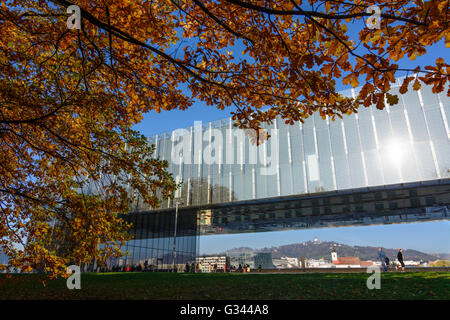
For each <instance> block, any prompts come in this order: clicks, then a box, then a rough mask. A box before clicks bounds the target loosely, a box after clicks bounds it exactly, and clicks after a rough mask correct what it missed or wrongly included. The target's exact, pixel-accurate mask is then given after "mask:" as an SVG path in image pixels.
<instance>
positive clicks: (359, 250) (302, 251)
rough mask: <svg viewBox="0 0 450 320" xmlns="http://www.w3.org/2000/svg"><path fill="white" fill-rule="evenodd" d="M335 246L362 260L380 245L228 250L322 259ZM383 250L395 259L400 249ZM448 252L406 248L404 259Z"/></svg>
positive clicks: (327, 244) (340, 254)
mask: <svg viewBox="0 0 450 320" xmlns="http://www.w3.org/2000/svg"><path fill="white" fill-rule="evenodd" d="M332 246H333V247H335V249H336V252H337V255H338V257H349V256H352V257H359V258H360V259H362V260H376V259H377V255H378V247H369V246H350V245H346V244H342V243H337V242H327V241H324V242H322V241H307V242H302V243H294V244H289V245H284V246H279V247H271V248H264V249H260V250H254V249H251V248H248V247H240V248H234V249H231V250H227V251H226V252H225V253H228V252H236V251H238V252H245V251H256V252H272V257H273V258H281V257H283V256H288V257H294V258H301V257H305V258H307V259H321V258H325V259H326V260H331V254H330V248H331V247H332ZM383 251H384V252H385V253H386V255H387V256H388V257H389V258H390V259H391V260H395V259H396V258H397V251H398V249H387V248H383ZM446 256H447V254H439V255H437V254H428V253H423V252H420V251H417V250H413V249H404V250H403V257H404V260H416V261H435V260H437V259H443V257H446Z"/></svg>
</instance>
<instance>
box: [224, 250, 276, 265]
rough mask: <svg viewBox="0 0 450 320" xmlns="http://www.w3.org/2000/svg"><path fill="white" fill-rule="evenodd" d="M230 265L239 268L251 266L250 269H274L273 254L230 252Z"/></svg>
mask: <svg viewBox="0 0 450 320" xmlns="http://www.w3.org/2000/svg"><path fill="white" fill-rule="evenodd" d="M228 255H229V257H230V265H232V266H233V267H235V268H238V267H239V265H241V266H242V265H246V264H247V265H249V266H250V268H258V267H259V266H261V268H262V269H273V268H274V265H273V263H272V260H273V259H272V252H253V251H246V252H228Z"/></svg>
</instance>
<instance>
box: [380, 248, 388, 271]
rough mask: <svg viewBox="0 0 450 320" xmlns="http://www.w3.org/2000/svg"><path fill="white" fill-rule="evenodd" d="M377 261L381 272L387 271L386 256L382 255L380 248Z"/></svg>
mask: <svg viewBox="0 0 450 320" xmlns="http://www.w3.org/2000/svg"><path fill="white" fill-rule="evenodd" d="M378 259H379V260H380V261H381V266H382V267H383V271H387V268H386V254H385V253H384V251H383V249H382V248H381V247H380V248H378Z"/></svg>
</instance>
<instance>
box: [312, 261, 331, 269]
mask: <svg viewBox="0 0 450 320" xmlns="http://www.w3.org/2000/svg"><path fill="white" fill-rule="evenodd" d="M332 266H333V264H332V263H331V261H329V260H325V259H307V260H306V267H307V268H331V267H332Z"/></svg>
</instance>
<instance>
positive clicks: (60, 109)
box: [0, 0, 450, 275]
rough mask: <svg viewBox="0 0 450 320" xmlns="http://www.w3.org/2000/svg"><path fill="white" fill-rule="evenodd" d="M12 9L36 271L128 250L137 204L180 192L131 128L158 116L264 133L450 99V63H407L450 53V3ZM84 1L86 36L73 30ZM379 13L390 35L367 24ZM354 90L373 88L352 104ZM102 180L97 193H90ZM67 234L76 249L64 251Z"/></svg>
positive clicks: (7, 149) (12, 77)
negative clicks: (218, 121)
mask: <svg viewBox="0 0 450 320" xmlns="http://www.w3.org/2000/svg"><path fill="white" fill-rule="evenodd" d="M0 4H1V5H0V35H1V36H0V220H1V225H0V244H1V247H2V248H3V249H4V251H5V252H6V253H7V254H8V255H9V256H10V257H11V258H12V259H11V261H12V262H11V263H12V265H14V266H16V267H20V268H22V270H30V269H32V268H44V269H46V270H47V271H49V272H51V273H52V274H54V275H57V274H63V273H64V272H65V269H64V268H65V266H66V265H67V263H70V262H78V261H82V262H87V261H91V260H92V258H94V257H95V258H97V259H99V260H103V261H104V259H106V257H108V256H111V255H113V254H119V253H118V251H117V249H118V248H117V246H114V245H113V243H115V242H113V241H119V242H120V241H125V240H126V239H127V235H126V232H125V230H126V227H127V226H126V224H125V223H124V222H123V221H121V220H120V219H118V218H117V215H118V213H123V212H127V211H129V205H130V203H132V202H133V198H134V197H136V196H137V195H139V196H140V197H142V198H143V199H144V200H145V201H146V202H147V204H148V205H151V206H157V205H158V202H159V200H158V197H157V194H158V192H160V193H161V195H162V196H165V197H169V196H170V195H171V193H172V192H173V191H174V189H175V187H176V185H175V183H174V181H173V179H172V176H171V175H170V174H169V173H167V171H166V169H167V163H166V162H164V161H160V160H158V159H154V158H152V157H151V154H152V152H153V151H154V150H153V148H152V147H151V146H148V145H147V143H146V141H145V138H144V137H142V136H141V135H139V134H138V133H137V132H134V131H133V130H131V128H132V126H133V125H135V124H136V123H138V122H139V121H140V120H142V118H143V114H145V113H147V112H150V111H156V112H161V111H165V110H171V109H181V110H185V109H189V107H190V106H192V105H193V104H194V103H195V102H196V101H203V102H205V103H206V104H208V105H212V106H215V107H217V108H219V109H223V110H225V109H230V112H231V113H232V114H233V118H234V120H235V124H236V126H239V127H241V128H252V129H258V128H260V127H261V125H262V124H263V123H265V122H270V121H272V120H273V119H275V117H277V116H281V117H282V118H284V119H285V121H286V123H290V124H293V123H294V122H295V121H303V120H304V119H305V118H307V117H308V116H310V115H311V114H312V113H313V112H320V114H321V115H322V116H323V117H326V116H328V117H330V118H331V119H335V117H342V116H343V115H346V114H351V113H353V112H357V109H358V107H362V106H365V107H368V106H375V107H376V108H378V109H383V108H384V107H385V103H388V104H390V105H395V104H396V103H397V102H398V97H397V96H396V95H393V94H391V93H389V90H390V89H391V86H392V84H393V83H394V82H395V81H396V78H397V77H399V76H405V78H404V80H403V83H402V85H401V87H400V94H404V93H405V92H407V90H411V89H413V90H419V89H420V87H421V86H422V85H429V86H431V87H432V90H433V92H434V93H439V92H443V91H444V90H446V84H447V82H448V80H449V73H450V66H449V65H448V64H447V63H446V62H445V60H444V58H443V57H440V58H438V59H436V60H435V61H429V64H428V65H426V66H423V65H422V66H420V65H419V66H417V67H414V68H410V69H409V68H403V67H400V64H401V61H402V60H403V59H409V60H414V59H415V58H416V57H417V56H420V55H424V54H425V53H426V52H427V49H428V48H429V47H430V46H432V45H435V44H438V45H441V46H442V47H443V48H444V46H445V48H448V47H450V29H449V26H448V23H449V17H450V11H449V2H448V1H421V0H415V1H403V0H399V1H394V2H392V1H382V0H373V1H360V0H348V1H324V2H315V1H302V0H279V1H273V0H258V1H256V0H251V1H249V0H245V1H240V0H223V1H222V0H216V1H211V0H207V1H200V0H189V1H184V0H154V1H146V0H79V1H75V0H71V1H66V0H40V1H35V0H20V1H17V0H1V1H0ZM71 5H77V6H79V8H80V13H81V26H80V28H79V29H76V28H75V29H69V28H68V24H67V20H68V19H69V18H70V17H71V13H67V8H68V7H70V6H71ZM371 6H377V7H378V8H379V11H380V16H379V22H380V25H379V28H378V27H375V28H374V27H373V26H365V25H364V24H365V22H366V21H367V19H369V18H370V17H373V12H374V11H371V10H368V8H369V7H371ZM356 29H358V31H359V32H356V31H355V30H356ZM444 55H445V54H444V53H443V56H444ZM360 82H361V83H360ZM339 83H342V84H344V85H351V86H353V87H356V86H361V90H359V92H358V95H357V97H355V98H349V97H344V96H342V95H341V94H339V93H338V92H337V90H336V88H337V86H338V84H339ZM411 84H412V86H411ZM446 94H447V95H450V89H447V93H446ZM105 177H114V178H111V179H105ZM105 181H107V182H105ZM88 182H89V183H88ZM92 185H95V188H96V190H97V191H98V192H97V193H96V194H95V195H94V194H92V193H89V194H87V193H86V192H80V190H83V188H87V186H91V187H92ZM126 186H131V188H132V189H133V190H136V191H137V192H136V193H129V192H127V190H128V189H127V188H126ZM56 221H57V222H58V223H56ZM58 237H59V238H61V239H66V240H64V241H68V240H70V241H72V243H73V244H74V245H73V248H72V250H69V251H64V252H62V251H58V250H56V249H55V248H53V247H52V246H51V245H50V244H51V243H52V241H54V240H52V239H58ZM67 237H69V238H68V239H67ZM17 244H21V245H22V246H21V247H19V248H18V246H17ZM99 244H102V246H99ZM37 257H39V258H37Z"/></svg>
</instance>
